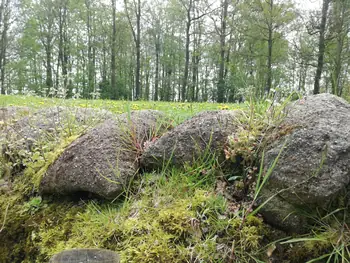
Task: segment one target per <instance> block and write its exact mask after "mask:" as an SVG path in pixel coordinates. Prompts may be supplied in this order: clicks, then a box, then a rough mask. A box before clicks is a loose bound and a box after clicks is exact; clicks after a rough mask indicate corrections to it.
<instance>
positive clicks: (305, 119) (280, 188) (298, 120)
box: [261, 94, 350, 232]
mask: <svg viewBox="0 0 350 263" xmlns="http://www.w3.org/2000/svg"><path fill="white" fill-rule="evenodd" d="M280 128H281V129H282V130H280V131H279V134H275V138H279V139H277V140H276V141H275V142H274V143H272V145H271V146H270V147H269V148H268V150H267V151H266V154H265V157H266V158H265V167H266V168H268V167H269V166H271V164H272V163H273V161H274V160H275V159H276V158H277V156H278V154H279V152H280V151H281V149H282V147H284V149H282V151H281V155H280V158H279V160H278V163H277V165H276V166H275V167H274V169H273V172H272V174H271V177H270V178H269V180H268V182H267V184H266V185H265V186H264V188H263V189H262V192H261V196H262V198H261V202H263V201H266V200H268V199H269V198H271V197H273V196H274V195H275V196H274V197H273V198H272V199H271V200H270V201H269V202H268V203H267V204H266V205H265V206H264V207H263V208H262V210H261V213H262V215H263V216H264V218H265V220H266V221H267V222H269V223H270V224H272V225H274V226H276V227H279V228H281V229H283V230H286V231H290V232H302V231H304V230H305V229H304V226H306V222H307V218H306V217H305V216H303V215H302V214H303V212H305V211H308V212H312V210H314V211H315V210H316V208H317V209H318V210H319V211H321V210H322V209H323V208H324V209H326V208H327V207H328V205H330V203H331V202H332V201H334V200H335V199H337V198H338V197H339V196H340V195H341V194H342V193H343V192H344V190H346V189H347V187H348V185H349V182H350V162H349V160H350V140H349V138H350V105H349V104H348V103H347V102H346V101H345V100H343V99H341V98H339V97H336V96H334V95H330V94H320V95H316V96H310V97H306V98H305V99H301V100H299V101H296V102H295V103H293V104H292V105H290V106H289V107H288V109H287V115H286V118H285V119H284V121H283V123H282V124H281V126H280ZM286 131H288V132H287V135H286V136H282V137H281V136H280V135H281V134H285V133H286ZM310 209H311V210H310ZM304 214H305V213H304Z"/></svg>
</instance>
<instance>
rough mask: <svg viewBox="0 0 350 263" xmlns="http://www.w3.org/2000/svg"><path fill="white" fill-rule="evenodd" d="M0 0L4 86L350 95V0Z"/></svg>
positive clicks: (212, 97)
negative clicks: (311, 4) (313, 6)
mask: <svg viewBox="0 0 350 263" xmlns="http://www.w3.org/2000/svg"><path fill="white" fill-rule="evenodd" d="M306 2H315V1H298V2H296V1H294V2H293V1H290V0H220V1H219V0H153V1H148V0H123V1H121V0H100V1H94V0H75V1H71V0H0V88H1V94H26V95H38V96H45V97H59V98H84V99H94V98H102V99H112V100H153V101H188V102H195V101H200V102H207V101H208V102H219V103H222V102H237V101H243V100H245V99H246V98H247V97H249V96H254V97H255V98H265V97H266V96H268V95H271V94H273V95H276V94H278V96H282V97H283V96H286V94H290V93H292V92H299V93H301V94H308V93H313V94H318V93H322V92H328V93H333V94H336V95H338V96H342V97H345V98H347V97H349V96H350V84H349V74H348V73H347V72H348V69H349V63H350V52H349V48H350V42H349V30H350V1H348V0H322V2H321V0H319V2H320V3H319V8H317V9H308V8H305V6H307V3H306Z"/></svg>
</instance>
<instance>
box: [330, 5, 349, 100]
mask: <svg viewBox="0 0 350 263" xmlns="http://www.w3.org/2000/svg"><path fill="white" fill-rule="evenodd" d="M345 9H346V7H345V3H344V1H341V0H336V1H335V4H334V19H335V31H336V43H337V44H336V45H337V47H336V51H335V52H336V53H335V57H334V69H333V72H332V93H333V94H335V95H338V96H341V93H342V92H341V91H342V88H341V87H340V75H341V68H342V53H343V47H344V38H345V36H346V32H345V33H344V28H343V26H344V16H345Z"/></svg>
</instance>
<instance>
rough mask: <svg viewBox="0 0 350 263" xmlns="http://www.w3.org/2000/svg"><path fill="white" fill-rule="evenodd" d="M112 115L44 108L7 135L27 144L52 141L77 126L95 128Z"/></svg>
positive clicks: (8, 131)
mask: <svg viewBox="0 0 350 263" xmlns="http://www.w3.org/2000/svg"><path fill="white" fill-rule="evenodd" d="M112 116H113V115H112V113H110V112H108V111H105V110H96V109H90V108H68V107H52V108H44V109H41V110H39V111H37V112H34V113H33V114H30V115H28V116H25V117H23V118H21V119H19V120H18V121H16V122H15V123H14V124H13V125H11V126H9V127H8V128H7V133H8V134H9V135H10V134H11V135H15V136H16V138H17V139H21V138H24V139H25V140H26V141H27V142H32V141H36V140H38V139H41V140H43V139H48V140H50V139H52V138H54V137H55V136H57V135H59V134H61V133H62V132H64V131H67V130H69V129H74V128H75V127H74V126H75V125H77V126H79V127H81V126H86V127H89V126H90V127H91V126H95V125H96V123H99V122H102V121H103V120H106V119H109V118H111V117H112Z"/></svg>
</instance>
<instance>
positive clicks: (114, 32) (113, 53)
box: [111, 0, 119, 98]
mask: <svg viewBox="0 0 350 263" xmlns="http://www.w3.org/2000/svg"><path fill="white" fill-rule="evenodd" d="M111 3H112V19H113V22H112V25H113V26H112V44H111V88H112V90H113V91H116V94H117V95H116V96H115V98H118V95H119V94H118V92H117V81H116V77H117V76H116V74H117V69H116V67H117V65H116V61H115V56H116V44H117V43H116V38H117V26H116V13H117V10H116V0H111Z"/></svg>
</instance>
